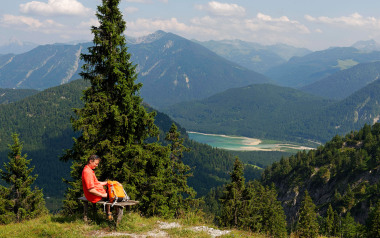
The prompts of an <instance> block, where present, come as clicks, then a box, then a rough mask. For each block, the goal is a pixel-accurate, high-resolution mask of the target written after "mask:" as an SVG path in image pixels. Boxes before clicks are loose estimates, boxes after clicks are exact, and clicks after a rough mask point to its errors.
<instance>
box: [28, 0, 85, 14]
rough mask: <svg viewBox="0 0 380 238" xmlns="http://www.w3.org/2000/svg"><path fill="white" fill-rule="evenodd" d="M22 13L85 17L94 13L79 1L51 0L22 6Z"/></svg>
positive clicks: (32, 2)
mask: <svg viewBox="0 0 380 238" xmlns="http://www.w3.org/2000/svg"><path fill="white" fill-rule="evenodd" d="M20 12H22V13H25V14H34V15H43V16H54V15H76V16H83V15H88V14H89V13H92V11H91V10H90V9H89V8H86V7H84V6H83V5H82V3H80V2H78V1H77V0H49V1H48V3H44V2H39V1H31V2H28V3H25V4H20Z"/></svg>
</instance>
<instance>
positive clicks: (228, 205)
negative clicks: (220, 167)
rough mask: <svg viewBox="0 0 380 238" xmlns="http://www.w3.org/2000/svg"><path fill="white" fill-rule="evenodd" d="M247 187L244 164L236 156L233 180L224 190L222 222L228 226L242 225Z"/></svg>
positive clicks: (232, 174) (232, 173)
mask: <svg viewBox="0 0 380 238" xmlns="http://www.w3.org/2000/svg"><path fill="white" fill-rule="evenodd" d="M244 188H245V179H244V165H243V163H242V162H241V161H240V160H239V158H238V157H236V159H235V162H234V167H233V170H232V172H231V182H230V183H229V184H227V185H226V187H225V190H224V191H223V193H224V194H223V197H222V198H221V203H222V215H221V219H220V221H221V224H222V225H224V226H227V227H239V226H240V220H239V217H240V214H241V212H242V200H243V192H244Z"/></svg>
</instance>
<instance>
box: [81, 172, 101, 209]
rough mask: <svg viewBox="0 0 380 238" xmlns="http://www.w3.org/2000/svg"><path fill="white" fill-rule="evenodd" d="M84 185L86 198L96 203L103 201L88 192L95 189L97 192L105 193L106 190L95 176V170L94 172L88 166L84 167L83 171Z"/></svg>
mask: <svg viewBox="0 0 380 238" xmlns="http://www.w3.org/2000/svg"><path fill="white" fill-rule="evenodd" d="M82 185H83V192H84V196H85V197H86V198H87V200H88V201H89V202H92V203H96V202H98V201H100V200H101V199H102V197H99V196H96V195H94V194H92V193H90V192H89V191H88V190H89V189H91V188H95V190H96V191H98V192H101V193H105V192H106V190H105V189H104V188H103V186H102V185H100V183H99V181H98V179H97V178H96V176H95V172H94V170H92V169H91V168H90V167H89V166H88V165H86V166H84V169H83V171H82Z"/></svg>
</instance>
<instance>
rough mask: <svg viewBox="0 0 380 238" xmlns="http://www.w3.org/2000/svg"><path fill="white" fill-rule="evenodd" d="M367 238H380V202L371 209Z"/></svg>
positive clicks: (367, 223)
mask: <svg viewBox="0 0 380 238" xmlns="http://www.w3.org/2000/svg"><path fill="white" fill-rule="evenodd" d="M366 227H367V237H370V238H375V237H380V200H378V201H377V203H376V205H375V206H374V207H372V208H371V211H370V213H369V216H368V219H367V222H366Z"/></svg>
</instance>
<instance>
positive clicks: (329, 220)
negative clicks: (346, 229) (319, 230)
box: [325, 203, 335, 236]
mask: <svg viewBox="0 0 380 238" xmlns="http://www.w3.org/2000/svg"><path fill="white" fill-rule="evenodd" d="M334 220H335V217H334V210H333V208H332V206H331V203H330V204H329V208H328V209H327V216H326V219H325V231H326V235H329V236H332V235H334Z"/></svg>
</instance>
